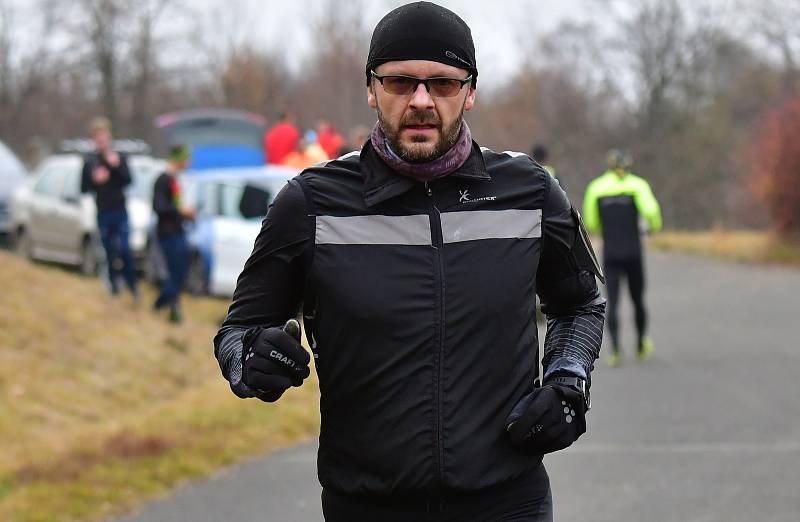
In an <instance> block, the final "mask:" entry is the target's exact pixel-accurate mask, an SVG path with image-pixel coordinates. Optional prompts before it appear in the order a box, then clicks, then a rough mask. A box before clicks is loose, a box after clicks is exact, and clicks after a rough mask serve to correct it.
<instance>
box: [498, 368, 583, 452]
mask: <svg viewBox="0 0 800 522" xmlns="http://www.w3.org/2000/svg"><path fill="white" fill-rule="evenodd" d="M585 415H586V407H585V405H584V401H583V396H581V393H580V392H579V391H577V390H575V389H572V388H570V387H567V386H559V385H557V384H546V385H545V386H542V387H541V388H539V387H537V388H534V389H533V391H532V392H531V393H529V394H528V395H526V396H524V397H523V398H522V399H520V401H519V402H518V403H517V405H516V406H514V409H513V410H512V411H511V413H510V414H509V415H508V417H507V418H506V430H507V431H508V433H509V435H510V437H511V442H512V444H514V445H515V446H518V447H520V448H522V449H524V450H525V451H526V452H529V453H532V454H536V455H544V454H545V453H551V452H553V451H558V450H561V449H564V448H566V447H567V446H569V445H570V444H572V443H573V442H575V441H576V440H577V439H578V437H580V436H581V435H583V434H584V433H585V432H586V417H585Z"/></svg>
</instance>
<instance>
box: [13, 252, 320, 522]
mask: <svg viewBox="0 0 800 522" xmlns="http://www.w3.org/2000/svg"><path fill="white" fill-rule="evenodd" d="M0 285H2V288H3V289H4V291H3V292H2V293H0V309H2V310H3V314H0V445H2V448H3V451H2V452H0V520H9V521H48V522H49V521H73V520H99V519H103V518H107V517H111V516H114V515H117V514H121V513H124V512H125V511H127V510H129V509H131V508H132V507H134V506H136V505H138V504H140V503H141V502H142V501H144V500H146V499H151V498H155V497H158V496H161V495H163V494H165V493H167V492H168V491H169V490H170V489H172V488H174V487H175V486H176V485H178V484H180V483H182V482H184V481H186V480H188V479H193V478H198V477H203V476H207V475H209V474H211V473H213V472H214V471H215V470H217V469H219V468H220V467H222V466H225V465H229V464H232V463H235V462H239V461H243V460H245V459H246V458H248V457H250V456H253V455H256V454H263V453H264V452H267V451H270V450H274V449H277V448H280V447H285V446H290V445H293V444H295V443H297V442H299V441H301V440H304V439H307V438H309V437H311V436H313V435H314V434H316V433H317V431H318V427H319V418H318V417H319V407H318V387H317V385H316V382H309V383H306V385H304V386H303V387H302V388H299V389H293V390H290V391H289V392H287V394H286V395H285V396H284V398H283V399H282V400H281V401H280V402H279V403H277V404H275V405H269V406H268V405H265V404H264V403H261V402H259V401H255V400H248V401H242V400H239V399H237V398H235V397H234V396H233V395H232V394H231V393H230V391H229V390H228V387H227V384H226V383H225V382H224V380H223V379H222V378H221V377H220V376H219V370H218V368H217V365H216V361H215V359H214V357H213V348H212V345H211V339H212V337H213V335H214V333H215V332H216V328H217V325H218V323H219V320H220V319H221V318H222V317H223V315H224V313H225V310H226V306H227V302H226V301H222V300H216V299H186V301H185V303H184V308H185V311H186V317H187V320H186V322H185V323H184V324H182V325H181V326H177V327H176V326H173V325H170V324H168V323H167V322H166V321H165V319H164V317H158V316H155V315H154V314H153V313H152V312H151V311H150V310H149V302H150V300H151V299H152V298H153V297H154V295H153V293H152V291H146V294H145V299H144V302H143V303H142V304H141V305H140V307H139V308H135V307H134V306H133V305H132V303H131V302H130V300H129V299H127V298H126V297H125V296H123V297H121V298H118V299H112V298H111V297H110V296H108V294H107V293H106V292H105V291H104V289H103V288H102V287H101V285H100V284H99V282H98V281H97V280H96V279H91V278H84V277H80V276H78V275H76V274H73V273H69V272H65V271H64V270H61V269H58V268H53V267H47V266H44V265H34V264H31V263H28V262H26V261H23V260H20V259H17V258H15V257H13V256H10V255H8V254H6V253H2V252H0Z"/></svg>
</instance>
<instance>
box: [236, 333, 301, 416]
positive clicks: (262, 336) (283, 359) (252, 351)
mask: <svg viewBox="0 0 800 522" xmlns="http://www.w3.org/2000/svg"><path fill="white" fill-rule="evenodd" d="M309 362H311V357H310V356H309V355H308V352H307V351H306V350H305V349H304V348H303V347H302V346H301V345H300V325H299V323H298V322H297V321H295V320H294V319H290V320H289V321H288V322H287V323H286V326H284V327H283V329H281V328H277V327H272V328H261V327H256V328H251V329H249V330H247V332H245V334H244V336H243V337H242V382H243V383H244V384H246V385H247V386H248V387H249V388H250V389H251V390H253V391H254V392H255V396H256V397H258V398H259V399H261V400H262V401H265V402H275V401H277V400H278V399H279V398H280V396H281V395H283V392H285V391H286V390H288V389H289V388H290V387H292V386H300V385H301V384H303V380H304V379H305V378H306V377H308V376H309V374H310V370H309V368H308V363H309Z"/></svg>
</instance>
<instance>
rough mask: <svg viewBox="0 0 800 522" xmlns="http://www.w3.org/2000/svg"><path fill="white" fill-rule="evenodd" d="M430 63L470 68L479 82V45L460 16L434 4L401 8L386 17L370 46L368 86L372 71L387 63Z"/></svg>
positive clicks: (373, 35) (379, 23) (418, 4)
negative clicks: (409, 61)
mask: <svg viewBox="0 0 800 522" xmlns="http://www.w3.org/2000/svg"><path fill="white" fill-rule="evenodd" d="M401 60H430V61H432V62H439V63H443V64H446V65H452V66H454V67H459V68H461V69H466V70H468V71H469V72H470V73H472V77H473V80H472V84H473V86H474V85H475V84H476V83H477V78H478V66H477V64H476V63H475V44H474V43H473V41H472V33H471V32H470V30H469V26H467V24H466V23H465V22H464V20H462V19H461V18H459V16H458V15H457V14H455V13H454V12H452V11H450V10H449V9H445V8H444V7H442V6H440V5H436V4H433V3H431V2H414V3H413V4H406V5H403V6H400V7H398V8H397V9H395V10H394V11H391V12H390V13H389V14H387V15H386V16H384V17H383V19H381V21H380V22H378V25H376V26H375V31H374V32H373V33H372V41H370V44H369V56H368V57H367V68H366V74H367V84H369V80H370V71H371V70H374V69H375V68H376V67H377V66H379V65H380V64H382V63H386V62H394V61H401Z"/></svg>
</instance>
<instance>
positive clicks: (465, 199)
mask: <svg viewBox="0 0 800 522" xmlns="http://www.w3.org/2000/svg"><path fill="white" fill-rule="evenodd" d="M496 199H497V196H480V197H477V198H474V197H472V195H471V194H470V193H469V189H464V190H461V189H458V204H459V205H463V204H464V203H476V202H478V201H494V200H496Z"/></svg>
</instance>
